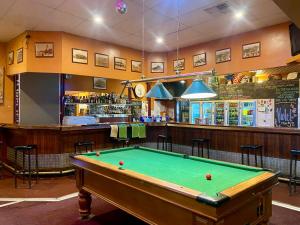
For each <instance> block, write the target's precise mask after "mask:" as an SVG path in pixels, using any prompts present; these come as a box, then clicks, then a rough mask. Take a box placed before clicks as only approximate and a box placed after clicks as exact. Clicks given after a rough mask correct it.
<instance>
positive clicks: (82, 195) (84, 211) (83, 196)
mask: <svg viewBox="0 0 300 225" xmlns="http://www.w3.org/2000/svg"><path fill="white" fill-rule="evenodd" d="M78 203H79V214H80V217H81V219H87V218H88V217H89V216H90V214H91V203H92V197H91V193H89V192H87V191H85V190H83V189H81V190H80V191H79V194H78Z"/></svg>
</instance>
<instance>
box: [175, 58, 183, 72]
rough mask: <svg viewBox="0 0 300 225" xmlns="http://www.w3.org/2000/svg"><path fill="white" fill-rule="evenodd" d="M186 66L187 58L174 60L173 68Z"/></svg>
mask: <svg viewBox="0 0 300 225" xmlns="http://www.w3.org/2000/svg"><path fill="white" fill-rule="evenodd" d="M184 68H185V59H178V60H173V70H174V71H177V70H184Z"/></svg>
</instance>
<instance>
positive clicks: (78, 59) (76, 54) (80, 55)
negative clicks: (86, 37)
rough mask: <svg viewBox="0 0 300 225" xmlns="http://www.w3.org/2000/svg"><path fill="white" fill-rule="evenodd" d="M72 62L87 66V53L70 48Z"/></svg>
mask: <svg viewBox="0 0 300 225" xmlns="http://www.w3.org/2000/svg"><path fill="white" fill-rule="evenodd" d="M72 62H73V63H81V64H87V63H88V51H87V50H82V49H77V48H72Z"/></svg>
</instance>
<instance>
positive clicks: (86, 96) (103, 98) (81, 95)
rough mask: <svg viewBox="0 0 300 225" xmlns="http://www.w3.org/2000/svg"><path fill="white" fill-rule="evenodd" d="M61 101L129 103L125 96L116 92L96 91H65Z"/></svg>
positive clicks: (76, 102)
mask: <svg viewBox="0 0 300 225" xmlns="http://www.w3.org/2000/svg"><path fill="white" fill-rule="evenodd" d="M63 103H64V104H65V105H69V104H99V105H101V104H102V105H110V104H120V105H121V104H122V105H125V104H129V99H128V97H127V96H122V98H121V97H120V95H118V94H116V93H113V92H112V93H98V92H71V91H69V92H66V93H65V95H64V97H63Z"/></svg>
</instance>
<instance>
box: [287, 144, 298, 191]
mask: <svg viewBox="0 0 300 225" xmlns="http://www.w3.org/2000/svg"><path fill="white" fill-rule="evenodd" d="M290 153H291V161H290V177H289V192H290V195H291V194H292V185H293V184H294V192H296V185H297V181H300V177H297V161H298V160H299V158H300V150H291V152H290ZM298 157H299V158H298ZM293 161H294V173H293Z"/></svg>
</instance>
